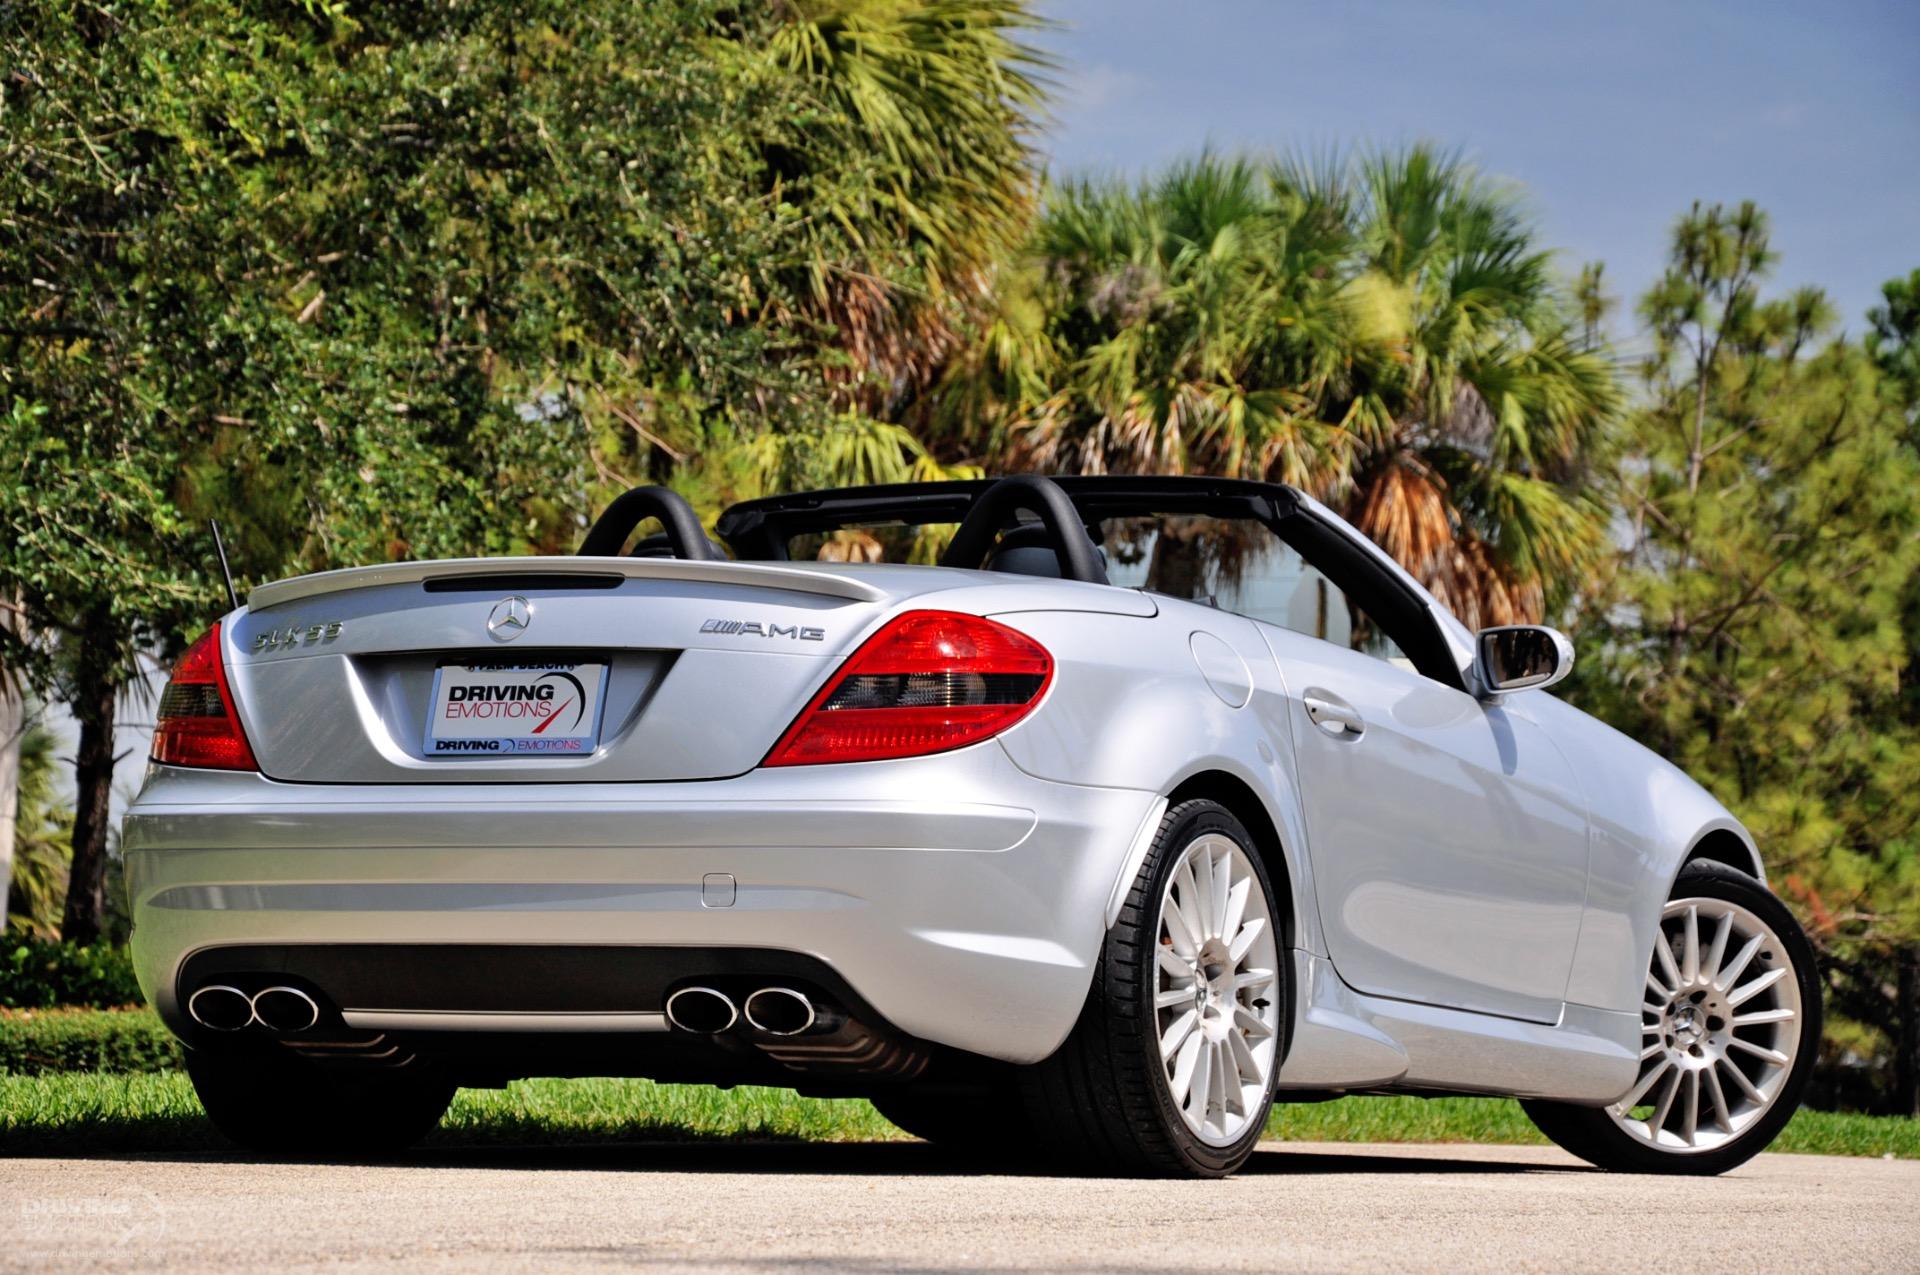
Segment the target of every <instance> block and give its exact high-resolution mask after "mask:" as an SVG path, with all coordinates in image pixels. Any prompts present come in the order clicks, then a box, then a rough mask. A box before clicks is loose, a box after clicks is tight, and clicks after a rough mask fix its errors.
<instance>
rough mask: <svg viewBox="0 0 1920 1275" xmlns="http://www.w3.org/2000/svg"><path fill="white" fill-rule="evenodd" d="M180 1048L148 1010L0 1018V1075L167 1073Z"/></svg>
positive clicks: (23, 1014) (177, 1061)
mask: <svg viewBox="0 0 1920 1275" xmlns="http://www.w3.org/2000/svg"><path fill="white" fill-rule="evenodd" d="M180 1065H181V1056H180V1042H179V1041H177V1040H175V1039H174V1038H173V1033H171V1032H169V1031H168V1030H167V1029H166V1028H165V1027H163V1026H161V1025H160V1019H159V1017H158V1016H157V1015H156V1014H155V1013H154V1012H153V1011H152V1010H149V1009H35V1010H20V1011H17V1012H11V1011H8V1012H0V1073H6V1072H11V1073H13V1074H14V1075H19V1076H42V1075H48V1074H50V1073H53V1072H64V1071H96V1072H144V1071H172V1070H174V1069H175V1068H177V1067H179V1066H180Z"/></svg>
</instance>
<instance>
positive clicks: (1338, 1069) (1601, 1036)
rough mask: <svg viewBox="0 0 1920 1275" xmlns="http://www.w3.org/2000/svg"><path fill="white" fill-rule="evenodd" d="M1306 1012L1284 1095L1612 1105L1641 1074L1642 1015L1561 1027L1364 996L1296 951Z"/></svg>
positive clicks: (1604, 1016)
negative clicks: (1383, 1094)
mask: <svg viewBox="0 0 1920 1275" xmlns="http://www.w3.org/2000/svg"><path fill="white" fill-rule="evenodd" d="M1291 956H1292V960H1293V978H1294V984H1293V985H1294V988H1295V989H1296V992H1295V995H1296V996H1297V998H1298V1008H1297V1009H1296V1011H1295V1021H1294V1025H1293V1039H1292V1045H1291V1047H1290V1048H1289V1049H1288V1051H1287V1060H1286V1062H1285V1063H1284V1064H1283V1065H1282V1066H1281V1068H1280V1080H1279V1085H1280V1088H1281V1089H1282V1090H1287V1089H1312V1090H1362V1089H1365V1090H1381V1089H1414V1090H1446V1091H1449V1092H1453V1093H1468V1094H1499V1095H1505V1096H1511V1097H1518V1098H1552V1099H1557V1100H1559V1101H1562V1102H1578V1103H1591V1104H1593V1105H1595V1106H1598V1105H1601V1104H1604V1103H1608V1102H1612V1101H1613V1100H1614V1099H1615V1098H1618V1097H1619V1096H1620V1095H1621V1094H1623V1093H1625V1092H1626V1091H1627V1090H1628V1088H1630V1087H1631V1086H1632V1084H1633V1080H1634V1076H1635V1074H1636V1073H1637V1072H1638V1070H1639V1051H1640V1019H1639V1017H1638V1015H1635V1014H1625V1013H1618V1012H1615V1011H1612V1010H1602V1009H1593V1008H1591V1007H1589V1006H1585V1005H1567V1006H1564V1007H1563V1009H1562V1010H1561V1015H1560V1021H1559V1022H1558V1023H1555V1024H1546V1023H1529V1022H1522V1021H1520V1020H1518V1019H1512V1018H1500V1017H1496V1016H1494V1015H1491V1014H1476V1013H1471V1012H1469V1011H1466V1010H1458V1009H1445V1008H1442V1007H1440V1006H1437V1005H1421V1004H1416V1003H1414V1002H1411V1001H1396V1000H1388V999H1386V998H1385V997H1380V996H1368V995H1365V994H1363V993H1361V992H1356V991H1355V990H1353V989H1352V988H1351V987H1349V986H1347V985H1346V983H1344V982H1342V981H1341V979H1340V976H1339V974H1338V973H1337V972H1335V970H1334V968H1333V963H1332V962H1331V961H1329V960H1327V959H1326V958H1325V957H1322V956H1315V955H1313V954H1312V953H1310V952H1303V951H1301V950H1299V949H1298V948H1295V949H1293V951H1292V953H1291Z"/></svg>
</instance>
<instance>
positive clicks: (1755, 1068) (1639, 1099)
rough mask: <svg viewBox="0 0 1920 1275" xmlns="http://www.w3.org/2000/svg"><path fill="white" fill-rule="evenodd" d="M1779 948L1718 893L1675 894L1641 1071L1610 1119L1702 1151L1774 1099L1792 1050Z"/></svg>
mask: <svg viewBox="0 0 1920 1275" xmlns="http://www.w3.org/2000/svg"><path fill="white" fill-rule="evenodd" d="M1793 972H1794V971H1793V965H1792V963H1791V961H1790V960H1789V959H1788V956H1787V951H1786V945H1785V944H1784V943H1782V942H1781V940H1780V936H1779V935H1777V934H1775V933H1774V932H1773V930H1772V929H1770V928H1769V927H1768V926H1767V923H1766V922H1764V921H1762V920H1761V919H1760V918H1759V917H1757V916H1755V915H1754V914H1753V913H1752V912H1749V911H1748V910H1747V909H1746V908H1743V907H1741V906H1740V905H1739V904H1737V903H1730V902H1728V901H1726V900H1724V899H1712V898H1689V899H1675V900H1673V901H1672V902H1671V903H1669V904H1667V908H1666V912H1665V914H1664V915H1663V917H1662V918H1661V924H1660V937H1659V938H1658V939H1656V940H1655V941H1654V944H1653V968H1652V969H1651V970H1650V971H1649V972H1648V974H1647V999H1646V1002H1645V1004H1643V1005H1642V1006H1641V1016H1642V1023H1643V1026H1642V1028H1641V1035H1642V1039H1643V1041H1644V1042H1645V1047H1644V1048H1643V1049H1642V1050H1641V1051H1640V1062H1641V1072H1640V1079H1639V1080H1638V1081H1637V1082H1636V1083H1635V1084H1634V1086H1633V1088H1632V1089H1631V1090H1629V1091H1628V1093H1627V1095H1626V1097H1624V1098H1622V1099H1621V1100H1620V1101H1619V1102H1617V1103H1615V1104H1614V1105H1613V1106H1611V1107H1609V1108H1607V1110H1608V1112H1609V1114H1611V1115H1612V1116H1613V1119H1614V1121H1615V1123H1617V1124H1618V1125H1619V1126H1620V1127H1621V1128H1622V1129H1624V1130H1626V1131H1627V1132H1628V1133H1629V1134H1631V1135H1633V1136H1634V1137H1635V1138H1638V1139H1640V1140H1641V1141H1643V1142H1646V1143H1649V1144H1651V1145H1653V1146H1656V1147H1659V1148H1661V1149H1662V1150H1667V1151H1678V1152H1692V1151H1710V1150H1712V1149H1714V1148H1715V1147H1719V1146H1722V1145H1724V1144H1725V1143H1726V1142H1727V1140H1728V1139H1730V1138H1735V1137H1738V1136H1739V1135H1740V1131H1741V1130H1743V1129H1745V1128H1747V1127H1748V1126H1750V1125H1751V1124H1753V1122H1754V1121H1755V1120H1758V1119H1759V1118H1760V1116H1761V1115H1762V1114H1764V1113H1765V1112H1766V1110H1767V1109H1768V1108H1769V1107H1771V1106H1772V1105H1773V1103H1774V1100H1775V1099H1777V1098H1778V1097H1779V1096H1780V1091H1781V1089H1782V1087H1784V1086H1785V1084H1786V1083H1787V1077H1788V1076H1789V1075H1791V1074H1792V1072H1793V1060H1794V1056H1795V1055H1796V1054H1797V1053H1798V1052H1799V1047H1800V1023H1799V1018H1800V988H1799V986H1798V984H1797V982H1796V980H1795V979H1794V977H1793Z"/></svg>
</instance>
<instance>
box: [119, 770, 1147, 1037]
mask: <svg viewBox="0 0 1920 1275" xmlns="http://www.w3.org/2000/svg"><path fill="white" fill-rule="evenodd" d="M1154 799H1155V798H1154V794H1151V793H1146V792H1134V791H1130V790H1123V789H1102V788H1083V787H1077V786H1073V785H1067V784H1057V783H1050V782H1047V781H1044V780H1038V779H1034V778H1032V777H1031V776H1029V775H1026V774H1025V773H1023V772H1022V771H1020V770H1019V769H1018V768H1017V767H1015V766H1014V765H1013V764H1012V763H1011V762H1010V761H1008V760H1007V758H1006V755H1005V754H1004V753H1003V752H1002V750H1001V749H1000V747H999V746H998V745H997V744H991V743H989V744H984V745H979V746H976V747H973V748H968V749H963V750H960V751H958V752H954V753H947V754H943V755H940V756H936V757H928V758H917V759H913V760H909V761H899V762H877V763H864V764H861V765H854V766H817V767H800V768H794V769H787V770H771V771H755V772H752V773H750V774H747V775H743V776H740V777H738V778H734V779H727V780H716V781H711V782H696V783H667V784H538V785H529V784H514V785H497V786H496V785H463V786H461V787H460V788H459V789H457V790H452V791H449V790H448V789H447V788H432V787H428V786H425V785H397V784H395V785H307V784H286V783H279V782H276V781H273V780H269V779H265V778H262V777H261V776H259V775H251V774H224V773H219V772H212V771H191V770H180V769H174V768H168V767H158V766H156V767H153V768H152V769H151V771H150V773H149V776H148V780H147V783H146V786H145V787H144V788H143V789H142V791H141V794H140V796H139V798H138V799H137V800H136V801H135V803H134V805H133V807H132V809H131V810H130V811H129V812H128V815H127V821H126V829H125V833H124V837H123V845H124V846H125V849H126V863H127V880H128V890H129V894H130V896H131V899H132V905H133V916H134V934H133V950H134V957H135V961H136V964H137V968H138V972H139V976H140V982H141V986H142V988H143V990H144V991H145V992H146V994H147V996H148V998H149V1000H151V1001H152V1003H153V1004H154V1006H155V1007H156V1008H157V1009H158V1010H159V1011H160V1014H161V1016H162V1017H163V1018H164V1019H166V1021H167V1022H168V1023H169V1025H171V1026H172V1027H173V1028H174V1029H175V1030H176V1031H181V1032H183V1034H184V1033H185V1031H186V1029H187V1022H186V1020H185V1018H184V1014H183V1010H182V1007H181V996H182V992H181V989H180V987H179V982H180V970H181V967H182V965H183V964H184V962H185V961H186V960H187V958H188V957H190V956H192V955H193V954H194V953H195V952H199V951H203V950H206V949H209V948H215V947H223V946H230V945H241V944H323V945H325V944H395V943H401V944H467V945H474V944H482V945H498V946H501V947H509V948H510V947H522V946H524V947H535V946H544V947H552V946H554V945H568V944H577V945H582V946H624V947H681V948H685V947H714V948H728V949H772V950H774V951H784V952H793V953H800V954H803V955H806V956H810V957H813V958H816V959H818V960H820V961H822V962H824V963H825V964H826V965H827V966H829V967H830V968H831V969H832V970H833V971H834V973H836V974H837V975H838V976H839V977H840V978H842V979H844V980H845V981H846V983H847V985H848V986H849V987H850V988H851V989H852V990H853V991H854V992H855V993H856V994H857V995H858V996H859V997H861V998H863V999H864V1000H865V1001H866V1002H867V1003H868V1004H869V1005H871V1006H872V1008H873V1009H874V1010H875V1011H877V1012H878V1013H879V1014H880V1015H882V1016H884V1017H885V1019H886V1020H887V1021H888V1022H889V1023H891V1024H892V1025H893V1026H894V1027H896V1028H898V1029H899V1030H900V1031H903V1032H906V1033H908V1034H910V1035H912V1036H915V1037H918V1038H920V1039H923V1040H927V1041H931V1042H935V1043H938V1044H942V1045H948V1046H952V1047H954V1048H957V1049H962V1050H966V1051H969V1052H972V1053H977V1054H981V1055H985V1056H988V1057H992V1058H999V1059H1003V1060H1006V1061H1009V1062H1031V1061H1035V1060H1037V1059H1040V1058H1043V1057H1045V1056H1046V1055H1048V1054H1049V1053H1051V1052H1052V1051H1053V1050H1054V1049H1055V1048H1056V1047H1057V1046H1058V1045H1059V1043H1060V1041H1061V1040H1062V1039H1063V1038H1064V1037H1065V1035H1066V1033H1067V1031H1068V1029H1069V1028H1070V1027H1071V1026H1072V1025H1073V1022H1074V1020H1075V1018H1076V1017H1077V1016H1078V1014H1079V1012H1080V1008H1081V1005H1082V1003H1083V1001H1084V1000H1085V997H1086V993H1087V988H1088V985H1089V983H1090V981H1091V977H1092V966H1093V961H1094V959H1095V957H1096V955H1097V953H1098V950H1099V945H1100V940H1101V936H1102V933H1103V930H1104V927H1105V921H1104V911H1105V907H1106V903H1107V900H1108V898H1109V895H1110V893H1111V891H1112V888H1113V885H1114V882H1115V879H1116V877H1117V876H1118V874H1119V873H1120V871H1121V870H1122V868H1123V865H1124V863H1125V861H1126V859H1127V853H1128V850H1129V847H1130V846H1131V844H1132V843H1133V841H1134V840H1135V838H1136V836H1138V835H1139V834H1140V832H1141V828H1142V823H1143V820H1144V819H1145V818H1146V816H1147V815H1148V813H1149V812H1150V811H1151V809H1152V807H1153V804H1154ZM729 877H730V878H731V879H732V901H731V903H728V902H726V894H727V888H726V878H729ZM573 977H574V978H576V980H577V978H578V977H580V976H578V975H576V976H573ZM583 997H584V998H585V1001H587V1002H591V1000H592V989H582V988H580V987H578V986H568V987H565V988H557V989H556V992H555V999H556V1004H565V1005H567V1006H570V1007H578V1006H580V1005H582V1003H583ZM341 1008H342V1009H343V1010H352V1009H366V1010H389V1011H432V1010H434V1009H436V1008H437V1007H436V1006H433V1005H414V1004H386V1005H366V1006H355V1005H342V1006H341ZM526 1008H527V1009H528V1010H529V1011H537V1010H538V1009H540V1008H541V1007H540V1006H538V1005H529V1006H527V1007H526ZM622 1008H624V1009H645V1008H647V1007H641V1006H623V1007H622ZM655 1008H657V1007H655Z"/></svg>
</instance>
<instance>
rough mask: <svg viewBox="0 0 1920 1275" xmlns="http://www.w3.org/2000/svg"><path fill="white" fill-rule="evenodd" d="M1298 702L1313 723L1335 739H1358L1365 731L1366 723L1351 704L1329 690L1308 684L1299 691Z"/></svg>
mask: <svg viewBox="0 0 1920 1275" xmlns="http://www.w3.org/2000/svg"><path fill="white" fill-rule="evenodd" d="M1300 702H1301V703H1302V704H1304V705H1306V708H1307V717H1308V718H1309V719H1310V720H1311V721H1312V722H1313V724H1314V725H1315V726H1318V727H1319V728H1320V729H1321V730H1323V731H1325V732H1326V733H1327V734H1329V735H1331V736H1333V737H1334V738H1335V739H1358V738H1360V736H1361V735H1363V734H1365V733H1366V730H1367V724H1366V723H1365V722H1363V721H1361V720H1360V714H1359V713H1358V712H1357V711H1356V710H1355V709H1354V707H1353V705H1351V704H1349V703H1347V701H1345V700H1343V699H1341V698H1340V697H1339V696H1338V695H1335V694H1333V693H1332V692H1331V691H1323V690H1321V689H1320V688H1319V687H1317V686H1309V687H1308V688H1307V689H1306V690H1305V691H1303V692H1301V695H1300Z"/></svg>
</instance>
